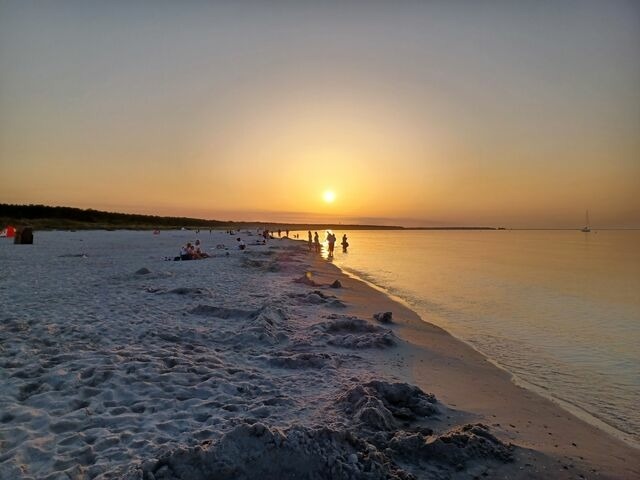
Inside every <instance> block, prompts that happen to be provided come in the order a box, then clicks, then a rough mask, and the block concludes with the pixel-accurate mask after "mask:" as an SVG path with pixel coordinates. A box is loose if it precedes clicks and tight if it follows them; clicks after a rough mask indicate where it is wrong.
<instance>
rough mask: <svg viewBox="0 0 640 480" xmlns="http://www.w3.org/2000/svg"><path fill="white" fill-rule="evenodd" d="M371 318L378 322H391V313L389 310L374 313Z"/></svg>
mask: <svg viewBox="0 0 640 480" xmlns="http://www.w3.org/2000/svg"><path fill="white" fill-rule="evenodd" d="M373 318H375V319H376V320H377V321H379V322H380V323H393V313H391V312H380V313H374V314H373Z"/></svg>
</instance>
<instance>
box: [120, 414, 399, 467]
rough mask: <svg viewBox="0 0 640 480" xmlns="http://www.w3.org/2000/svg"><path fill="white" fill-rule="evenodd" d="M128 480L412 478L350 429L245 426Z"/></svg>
mask: <svg viewBox="0 0 640 480" xmlns="http://www.w3.org/2000/svg"><path fill="white" fill-rule="evenodd" d="M124 478H125V479H126V480H143V479H148V478H154V479H155V480H187V479H188V480H223V479H224V480H227V479H239V480H242V479H255V478H282V479H294V478H304V479H317V480H322V479H327V480H328V479H336V478H345V479H346V478H349V479H368V480H373V479H381V480H382V479H392V480H393V479H408V478H411V476H410V475H408V474H407V473H406V472H404V471H402V470H401V469H399V468H398V467H397V466H395V465H394V464H393V463H392V462H390V461H389V459H388V458H387V457H386V456H385V455H384V454H382V453H381V452H379V451H378V450H377V449H376V448H375V447H374V446H373V445H371V444H369V443H367V442H365V441H364V440H362V439H359V438H357V437H355V436H353V435H352V434H350V433H349V432H346V431H335V430H331V429H329V428H306V427H301V426H295V427H292V428H290V429H288V430H279V429H276V428H273V429H271V428H269V427H267V426H265V425H263V424H260V423H256V424H253V425H248V424H241V425H239V426H237V427H236V428H235V429H233V430H232V431H230V432H229V433H227V434H226V435H224V436H223V437H222V438H221V439H220V440H219V441H218V442H216V443H213V444H210V445H207V446H199V447H195V448H191V449H177V450H174V451H172V452H170V453H169V454H167V455H164V456H162V457H161V458H159V459H158V460H157V461H150V462H147V463H144V464H143V465H142V466H138V467H134V468H132V469H131V470H130V471H129V473H128V475H126V476H125V477H124Z"/></svg>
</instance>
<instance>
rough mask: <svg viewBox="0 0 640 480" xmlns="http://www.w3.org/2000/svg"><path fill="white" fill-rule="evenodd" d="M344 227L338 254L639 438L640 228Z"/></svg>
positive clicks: (567, 399) (537, 383) (515, 370)
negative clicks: (344, 244)
mask: <svg viewBox="0 0 640 480" xmlns="http://www.w3.org/2000/svg"><path fill="white" fill-rule="evenodd" d="M335 233H336V234H337V236H338V244H339V242H340V239H341V237H342V234H343V233H345V232H340V231H336V232H335ZM346 233H347V235H348V237H349V243H350V245H351V246H350V247H349V252H348V253H347V254H344V253H342V251H341V249H340V248H339V245H337V247H338V248H337V249H336V255H335V258H334V263H335V264H336V265H338V266H339V267H341V268H342V269H343V270H345V271H346V272H348V273H350V274H352V275H354V276H356V277H359V278H361V279H363V280H366V281H368V282H370V283H372V284H374V285H376V286H378V287H380V288H382V289H383V290H385V291H386V292H388V293H390V294H392V295H394V296H396V297H399V298H400V299H402V300H403V301H404V302H405V303H407V304H408V305H409V306H410V307H412V308H413V309H414V310H415V311H417V312H418V313H419V314H420V315H421V317H422V318H423V319H424V320H426V321H428V322H431V323H434V324H437V325H439V326H441V327H443V328H445V329H446V330H447V331H449V332H451V333H452V334H453V335H455V336H457V337H459V338H461V339H463V340H465V341H466V342H468V343H470V344H471V345H472V346H473V347H475V348H476V349H477V350H479V351H480V352H482V353H483V354H485V355H486V356H487V357H488V358H489V359H491V360H492V361H494V362H495V363H497V364H499V365H500V366H502V367H503V368H505V369H506V370H508V371H509V372H511V373H512V374H513V375H514V377H515V379H516V381H520V382H521V383H523V384H524V385H526V386H529V387H530V388H533V389H534V390H537V391H538V392H540V393H542V394H543V395H545V396H547V397H550V398H552V399H555V400H556V401H558V402H559V403H561V404H563V405H564V406H565V407H567V408H570V409H571V410H573V411H574V412H576V413H578V414H581V416H583V417H586V418H587V419H588V420H592V421H593V422H594V423H596V424H599V425H600V426H601V427H603V428H605V429H608V430H610V431H611V429H609V428H608V427H613V429H615V431H613V432H612V433H618V435H619V436H621V437H623V438H626V439H627V440H628V441H630V442H631V443H634V444H636V445H640V409H639V408H638V405H639V404H638V399H639V398H640V231H597V232H592V233H582V232H579V231H513V230H506V231H351V232H346ZM301 237H302V235H301ZM321 238H323V239H324V234H322V235H321ZM600 422H604V424H602V423H600ZM607 426H608V427H607Z"/></svg>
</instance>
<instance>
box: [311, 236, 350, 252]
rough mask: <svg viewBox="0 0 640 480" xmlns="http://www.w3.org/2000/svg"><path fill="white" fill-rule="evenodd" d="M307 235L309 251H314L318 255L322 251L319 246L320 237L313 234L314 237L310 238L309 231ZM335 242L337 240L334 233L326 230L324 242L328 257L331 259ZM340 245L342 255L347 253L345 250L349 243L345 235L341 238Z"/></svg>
mask: <svg viewBox="0 0 640 480" xmlns="http://www.w3.org/2000/svg"><path fill="white" fill-rule="evenodd" d="M307 234H308V237H309V240H308V245H309V251H311V250H315V252H316V253H320V251H321V250H322V247H321V245H320V236H319V235H318V232H315V233H314V235H313V236H312V235H311V230H309V231H308V232H307ZM336 241H337V238H336V235H335V233H333V232H332V231H331V230H327V238H326V242H327V245H328V252H329V257H333V252H334V249H335V246H336ZM341 245H342V251H343V252H344V253H347V248H348V247H349V241H348V239H347V234H346V233H345V234H344V235H343V236H342V242H341Z"/></svg>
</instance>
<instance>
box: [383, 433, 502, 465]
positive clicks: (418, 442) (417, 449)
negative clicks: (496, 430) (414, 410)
mask: <svg viewBox="0 0 640 480" xmlns="http://www.w3.org/2000/svg"><path fill="white" fill-rule="evenodd" d="M388 446H389V448H390V449H391V450H393V451H394V452H395V453H394V457H398V458H402V459H406V460H412V461H418V462H420V461H424V462H429V463H440V464H446V465H449V466H452V467H455V468H456V469H457V470H461V469H463V468H465V467H467V466H468V465H469V463H470V462H472V461H477V460H480V461H482V462H483V463H486V461H496V462H510V461H512V460H513V447H512V446H511V445H506V444H504V443H503V442H501V441H500V440H498V439H497V438H496V437H495V436H493V435H492V434H491V433H490V432H489V428H488V427H487V426H485V425H482V424H468V425H464V426H462V427H457V428H455V429H453V430H450V431H449V432H446V433H444V434H442V435H438V436H429V437H425V436H424V435H423V434H421V433H407V432H398V433H397V434H396V435H395V436H394V438H393V439H391V441H390V442H389V445H388Z"/></svg>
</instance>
